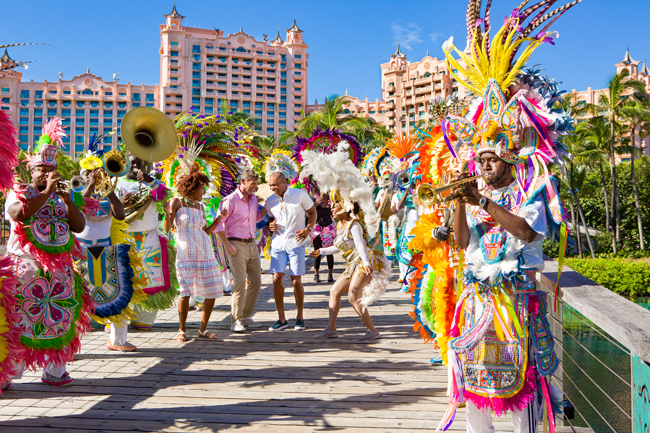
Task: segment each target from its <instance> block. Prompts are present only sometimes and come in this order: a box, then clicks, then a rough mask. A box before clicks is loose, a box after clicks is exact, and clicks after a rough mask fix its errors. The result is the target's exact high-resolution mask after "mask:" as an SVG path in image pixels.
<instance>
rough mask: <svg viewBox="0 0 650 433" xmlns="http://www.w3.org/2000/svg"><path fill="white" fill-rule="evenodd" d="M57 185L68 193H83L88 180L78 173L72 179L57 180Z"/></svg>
mask: <svg viewBox="0 0 650 433" xmlns="http://www.w3.org/2000/svg"><path fill="white" fill-rule="evenodd" d="M57 187H58V188H60V189H61V190H62V191H63V192H67V193H68V194H69V193H70V192H76V193H81V192H82V191H83V190H84V188H85V187H86V181H85V179H84V178H83V177H81V176H78V175H77V176H75V177H73V178H72V179H70V180H60V181H59V182H57Z"/></svg>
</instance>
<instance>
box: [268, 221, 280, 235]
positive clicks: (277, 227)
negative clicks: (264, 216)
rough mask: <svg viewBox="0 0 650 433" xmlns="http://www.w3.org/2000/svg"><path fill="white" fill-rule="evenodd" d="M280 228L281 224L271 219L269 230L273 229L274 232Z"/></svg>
mask: <svg viewBox="0 0 650 433" xmlns="http://www.w3.org/2000/svg"><path fill="white" fill-rule="evenodd" d="M279 228H280V226H279V225H278V223H277V222H276V221H271V223H270V224H269V230H271V231H272V232H275V231H277V230H278V229H279Z"/></svg>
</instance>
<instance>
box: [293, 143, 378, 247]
mask: <svg viewBox="0 0 650 433" xmlns="http://www.w3.org/2000/svg"><path fill="white" fill-rule="evenodd" d="M348 147H349V144H348V143H347V142H346V141H341V142H340V143H339V144H338V146H337V149H336V152H334V153H331V154H329V155H326V154H324V153H319V152H315V151H313V150H305V151H304V152H303V154H302V167H303V168H302V171H301V172H300V179H304V178H307V177H308V176H312V177H313V179H314V180H315V181H316V183H317V184H318V188H319V189H320V190H321V192H328V193H329V192H332V191H338V192H339V194H341V198H342V199H343V203H344V206H345V209H346V210H352V209H353V207H354V203H355V202H356V203H358V204H359V207H360V208H361V210H362V211H363V213H364V214H365V221H364V222H365V226H366V230H367V232H368V236H369V237H370V238H373V237H374V236H375V235H376V234H377V231H378V230H379V223H380V222H381V217H380V216H379V213H377V211H376V210H375V203H374V200H373V197H372V190H371V189H370V185H368V184H367V183H366V181H365V179H364V177H363V175H362V174H361V170H359V169H358V168H357V167H356V166H355V165H354V164H353V163H352V161H351V160H350V154H349V152H348Z"/></svg>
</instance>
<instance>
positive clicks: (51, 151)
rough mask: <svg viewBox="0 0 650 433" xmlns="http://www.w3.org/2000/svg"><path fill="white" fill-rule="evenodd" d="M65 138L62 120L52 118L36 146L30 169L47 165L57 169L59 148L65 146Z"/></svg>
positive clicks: (30, 161)
mask: <svg viewBox="0 0 650 433" xmlns="http://www.w3.org/2000/svg"><path fill="white" fill-rule="evenodd" d="M65 136H66V135H65V131H64V130H63V126H62V121H61V118H60V117H59V116H55V117H53V118H51V119H50V120H49V121H48V122H47V123H46V124H45V126H44V127H43V135H41V137H40V138H39V139H38V141H37V142H36V144H35V145H34V156H32V157H31V159H30V160H29V167H30V168H32V167H36V166H39V165H46V166H48V167H55V168H56V167H57V166H58V163H57V158H58V157H59V146H62V145H63V137H65Z"/></svg>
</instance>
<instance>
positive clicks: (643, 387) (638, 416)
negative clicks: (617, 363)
mask: <svg viewBox="0 0 650 433" xmlns="http://www.w3.org/2000/svg"><path fill="white" fill-rule="evenodd" d="M631 355H632V356H630V360H631V362H632V431H633V432H635V433H650V363H647V362H645V361H644V360H643V359H641V358H640V357H639V356H637V355H636V354H635V353H631Z"/></svg>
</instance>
